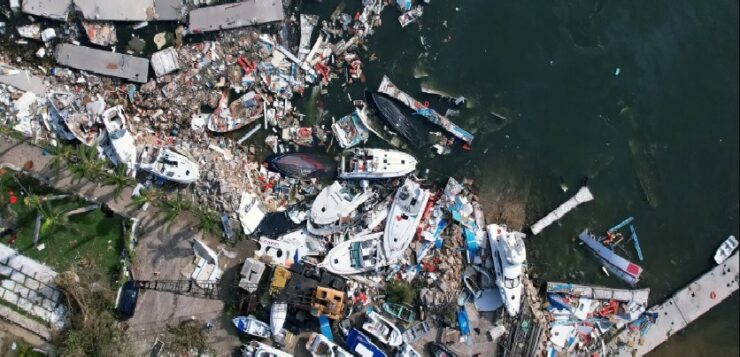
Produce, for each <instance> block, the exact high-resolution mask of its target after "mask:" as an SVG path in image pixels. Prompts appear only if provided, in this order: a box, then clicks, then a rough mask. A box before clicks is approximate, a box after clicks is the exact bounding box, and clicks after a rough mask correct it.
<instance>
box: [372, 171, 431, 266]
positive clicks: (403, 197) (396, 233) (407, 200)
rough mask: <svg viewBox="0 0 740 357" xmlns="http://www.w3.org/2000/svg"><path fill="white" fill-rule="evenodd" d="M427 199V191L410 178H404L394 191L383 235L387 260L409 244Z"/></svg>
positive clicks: (400, 252)
mask: <svg viewBox="0 0 740 357" xmlns="http://www.w3.org/2000/svg"><path fill="white" fill-rule="evenodd" d="M428 200H429V191H428V190H425V189H423V188H421V186H420V185H419V184H418V183H416V182H414V181H412V180H411V179H406V181H404V183H403V185H402V186H401V187H400V188H399V189H398V191H396V196H395V198H394V200H393V205H392V206H391V211H390V214H389V215H388V218H387V219H386V221H385V232H384V235H383V252H384V253H385V257H386V258H387V259H388V261H393V260H395V259H397V258H399V257H401V256H402V255H403V252H404V251H405V250H406V248H408V247H409V244H411V240H412V239H413V238H414V235H416V228H417V227H418V226H419V223H420V222H421V218H422V215H423V213H424V209H425V208H426V205H427V201H428Z"/></svg>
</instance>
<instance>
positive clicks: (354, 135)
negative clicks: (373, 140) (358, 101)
mask: <svg viewBox="0 0 740 357" xmlns="http://www.w3.org/2000/svg"><path fill="white" fill-rule="evenodd" d="M358 112H359V109H356V111H355V112H354V113H352V114H349V115H347V116H344V117H342V118H341V119H339V120H337V122H336V123H334V124H332V125H331V130H332V132H334V136H335V137H336V138H337V142H338V143H339V146H340V147H341V148H343V149H348V148H351V147H353V146H357V145H359V144H361V143H364V142H366V141H367V139H368V138H369V137H370V132H369V131H368V129H367V128H366V127H365V124H363V123H362V120H361V119H360V115H359V114H358Z"/></svg>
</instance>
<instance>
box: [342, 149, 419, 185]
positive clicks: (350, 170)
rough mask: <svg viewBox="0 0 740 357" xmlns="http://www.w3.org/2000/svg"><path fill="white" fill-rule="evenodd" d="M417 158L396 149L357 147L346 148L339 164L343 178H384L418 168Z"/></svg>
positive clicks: (407, 172) (402, 174)
mask: <svg viewBox="0 0 740 357" xmlns="http://www.w3.org/2000/svg"><path fill="white" fill-rule="evenodd" d="M416 163H417V161H416V158H414V157H413V156H411V155H409V154H407V153H405V152H401V151H396V150H384V149H365V148H355V149H349V150H345V151H344V152H343V153H342V159H341V162H340V164H339V177H341V178H343V179H345V180H346V179H384V178H394V177H401V176H404V175H407V174H409V173H411V172H413V171H414V170H416Z"/></svg>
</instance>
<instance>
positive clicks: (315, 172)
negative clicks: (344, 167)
mask: <svg viewBox="0 0 740 357" xmlns="http://www.w3.org/2000/svg"><path fill="white" fill-rule="evenodd" d="M265 161H267V165H268V167H269V169H270V170H272V171H275V172H279V173H281V174H283V175H285V176H287V177H292V178H297V179H311V178H329V177H333V176H334V175H335V174H336V169H337V166H336V163H335V162H334V160H333V159H332V158H331V157H327V156H324V155H319V154H308V153H286V154H275V155H271V156H269V157H268V158H267V159H266V160H265Z"/></svg>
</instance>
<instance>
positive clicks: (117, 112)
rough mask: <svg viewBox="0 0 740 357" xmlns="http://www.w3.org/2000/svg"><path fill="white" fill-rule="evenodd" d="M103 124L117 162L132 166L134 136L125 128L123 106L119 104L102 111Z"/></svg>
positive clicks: (133, 160) (134, 156)
mask: <svg viewBox="0 0 740 357" xmlns="http://www.w3.org/2000/svg"><path fill="white" fill-rule="evenodd" d="M103 125H105V130H106V131H107V132H108V139H109V140H110V143H111V146H113V150H114V151H115V153H116V157H117V158H118V162H119V163H120V164H125V165H127V166H128V167H129V168H133V167H134V165H135V164H136V143H135V142H134V136H133V135H131V133H130V132H129V131H128V129H127V128H126V115H125V114H123V107H121V106H120V105H119V106H115V107H113V108H108V109H107V110H106V111H104V112H103Z"/></svg>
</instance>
